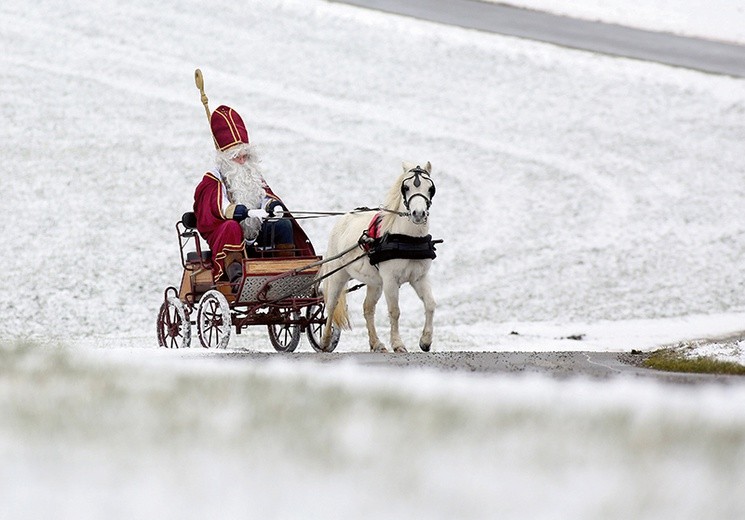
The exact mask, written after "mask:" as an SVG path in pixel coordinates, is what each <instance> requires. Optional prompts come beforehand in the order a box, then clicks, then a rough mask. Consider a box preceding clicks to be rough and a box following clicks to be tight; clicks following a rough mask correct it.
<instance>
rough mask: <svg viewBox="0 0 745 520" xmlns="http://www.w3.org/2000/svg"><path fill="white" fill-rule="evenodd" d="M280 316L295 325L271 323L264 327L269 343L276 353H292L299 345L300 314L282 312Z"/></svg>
mask: <svg viewBox="0 0 745 520" xmlns="http://www.w3.org/2000/svg"><path fill="white" fill-rule="evenodd" d="M281 316H282V317H283V318H287V319H289V320H292V321H294V322H295V323H272V324H269V325H267V326H266V328H267V329H268V331H269V341H271V342H272V346H273V347H274V350H276V351H277V352H294V351H295V349H296V348H297V346H298V344H299V343H300V325H299V324H298V323H297V322H298V320H299V319H300V313H299V312H297V311H290V312H282V313H281Z"/></svg>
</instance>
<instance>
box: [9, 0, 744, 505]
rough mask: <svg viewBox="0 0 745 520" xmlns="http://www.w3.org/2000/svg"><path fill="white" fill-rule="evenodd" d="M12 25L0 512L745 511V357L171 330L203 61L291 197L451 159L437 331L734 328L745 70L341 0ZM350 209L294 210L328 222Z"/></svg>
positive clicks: (601, 334)
mask: <svg viewBox="0 0 745 520" xmlns="http://www.w3.org/2000/svg"><path fill="white" fill-rule="evenodd" d="M655 3H656V4H657V2H655ZM566 4H567V5H569V4H570V3H568V2H567V3H566ZM618 5H621V4H620V3H619V4H618ZM658 5H660V6H662V5H663V4H662V3H659V4H658ZM539 7H540V6H539ZM616 11H617V10H616V9H615V7H614V8H613V9H611V8H610V7H609V8H608V12H616ZM738 13H739V14H738ZM735 16H739V17H740V18H739V19H738V20H739V25H738V26H739V27H743V26H745V24H743V23H742V21H743V20H742V13H741V12H733V14H732V17H731V18H734V17H735ZM699 18H700V20H699V21H702V22H703V20H704V18H705V17H695V18H692V19H691V22H695V21H696V20H697V19H699ZM620 21H624V22H625V20H620ZM732 25H733V26H734V25H735V22H734V21H732ZM728 26H729V24H728ZM660 28H663V29H664V27H663V25H662V22H660ZM671 30H672V29H671ZM699 30H701V31H705V32H706V31H708V30H709V29H708V28H707V27H705V26H702V27H699ZM710 36H712V37H719V36H718V35H717V34H710ZM737 38H739V37H734V38H730V37H727V38H725V39H734V40H737ZM0 41H1V42H2V48H3V49H4V52H3V53H2V55H0V64H1V65H2V67H3V72H4V74H3V78H4V80H3V81H2V82H0V93H1V94H2V98H3V101H4V103H3V104H2V106H1V107H0V113H2V117H3V122H4V124H3V125H2V127H0V133H1V135H2V139H0V150H1V153H2V157H3V159H4V160H3V162H2V166H0V168H2V170H0V172H1V173H0V193H2V196H3V205H2V210H1V211H2V215H1V216H2V220H3V230H4V237H5V241H6V244H5V253H4V254H3V263H4V272H3V277H2V280H3V282H2V291H0V313H1V315H2V316H3V320H1V321H0V338H2V341H1V342H0V358H2V360H1V362H0V417H3V421H2V423H0V457H1V460H2V464H0V517H8V518H38V517H48V516H52V515H54V516H56V517H59V518H101V517H107V518H132V517H136V516H155V515H158V516H161V517H168V518H201V517H205V516H212V517H214V516H216V517H222V518H228V517H247V516H248V517H253V516H257V517H258V516H261V517H274V518H329V517H342V516H344V517H356V518H379V517H381V516H383V515H385V516H387V517H393V518H410V517H412V516H421V515H427V516H429V517H432V518H453V517H458V518H486V517H495V516H517V517H538V518H566V517H576V518H598V517H604V518H629V517H637V518H659V517H670V516H673V517H676V518H700V517H713V518H733V517H738V516H740V517H741V516H742V515H743V514H745V500H743V498H742V494H741V493H740V492H739V491H738V490H741V489H743V487H744V486H745V473H743V472H742V471H741V468H742V466H743V462H745V412H743V410H745V406H743V404H745V388H743V387H742V385H739V384H737V385H735V384H733V385H727V386H703V387H701V386H697V387H690V388H689V387H670V386H661V385H658V384H655V383H651V382H648V381H612V382H605V383H599V382H594V381H586V380H579V379H578V380H570V381H555V380H550V379H545V378H538V377H500V378H498V379H495V378H487V377H473V376H467V375H458V376H453V375H452V374H450V375H447V376H445V375H443V374H437V373H432V372H426V371H421V372H418V371H411V372H400V371H389V370H385V369H381V368H377V369H371V368H364V367H359V366H355V365H354V364H351V363H350V364H344V365H340V366H326V367H319V366H315V365H313V366H305V365H303V364H297V363H290V362H288V361H287V360H284V359H282V357H281V356H277V357H276V359H273V360H272V361H271V362H268V363H265V364H261V365H257V366H246V365H245V364H244V363H240V362H238V361H230V360H223V361H221V362H218V361H215V360H214V359H212V358H210V357H209V356H207V355H205V353H204V352H202V351H201V349H192V350H191V351H184V352H164V351H159V350H158V349H156V348H155V347H156V339H155V330H154V329H155V326H154V324H155V317H156V313H157V310H158V307H159V305H160V303H161V301H162V291H163V289H164V288H165V287H166V286H167V285H172V284H175V283H177V281H178V279H179V276H180V272H179V262H178V250H177V245H176V237H175V232H174V228H173V225H174V223H175V221H176V220H177V219H178V218H179V217H180V215H181V214H182V213H183V212H184V211H186V210H188V209H189V208H190V206H191V197H192V193H193V189H194V186H195V185H196V183H197V182H198V180H199V178H200V177H201V175H202V174H203V172H204V170H205V169H206V168H208V167H209V166H210V164H211V155H212V151H211V146H212V144H211V138H210V135H209V131H208V126H207V122H206V119H205V116H204V111H203V108H202V106H201V104H200V102H199V96H198V92H197V90H196V88H195V87H194V83H193V71H194V69H195V68H196V67H200V68H201V69H202V71H203V72H204V75H205V80H206V88H207V94H208V96H209V97H210V102H211V106H212V108H215V107H216V106H217V105H218V104H222V103H225V104H228V105H231V106H233V107H234V108H236V109H237V110H238V111H239V112H240V113H241V114H242V115H243V116H244V118H245V119H246V121H247V122H248V125H249V130H250V133H251V136H252V139H253V140H254V141H255V142H256V143H258V144H259V145H260V146H261V149H262V152H263V157H264V166H265V170H266V175H267V178H268V179H269V181H270V183H271V184H272V187H273V188H274V189H275V190H276V191H277V192H278V193H280V194H281V195H282V197H283V198H284V199H285V201H286V202H287V203H288V204H289V205H290V207H291V208H295V209H303V210H308V209H312V210H347V209H351V208H354V207H356V206H360V205H374V204H378V203H380V202H381V199H382V198H383V196H384V193H385V192H386V191H387V189H388V187H389V185H390V183H391V182H393V181H394V179H395V177H396V174H397V172H398V169H399V167H400V166H399V165H400V162H401V161H402V160H414V161H421V162H424V161H427V160H430V161H432V163H433V165H434V176H435V179H436V181H437V187H438V195H437V198H436V199H435V204H434V206H433V208H432V219H431V229H432V232H433V234H434V235H435V236H436V237H440V238H443V239H444V240H445V243H444V244H443V245H442V246H440V247H439V249H438V255H439V256H438V259H437V260H436V262H435V263H434V265H433V269H432V275H433V284H434V288H435V291H436V296H437V299H438V303H439V307H438V312H437V314H436V319H435V324H436V343H435V345H434V348H435V349H436V350H439V351H448V350H517V349H519V350H564V349H567V350H568V349H574V350H576V349H583V350H608V351H627V350H630V349H632V348H641V349H645V350H646V349H652V348H654V347H655V346H657V345H660V344H667V343H676V342H681V341H687V340H691V339H695V338H700V337H712V336H720V335H722V336H723V335H727V334H732V333H736V332H738V331H741V330H742V329H743V323H745V293H744V291H743V283H742V280H743V273H742V269H741V265H742V264H741V258H743V254H744V253H745V220H744V219H742V218H740V215H741V208H742V207H743V198H744V197H745V158H744V154H743V143H744V142H745V117H743V116H744V115H745V81H744V80H737V79H733V78H727V77H719V76H714V75H707V74H702V73H698V72H693V71H686V70H682V69H677V68H670V67H666V66H663V65H659V64H646V63H642V62H639V61H634V60H626V59H618V58H611V57H606V56H597V55H593V54H591V53H588V52H581V51H573V50H567V49H561V48H557V47H554V46H551V45H546V44H540V43H534V42H529V41H524V40H519V39H515V38H506V37H500V36H495V35H488V34H483V33H478V32H474V31H468V30H464V29H459V28H450V27H445V26H441V25H437V24H432V23H426V22H420V21H415V20H410V19H405V18H401V17H396V16H390V15H385V14H382V13H375V12H370V11H365V10H360V9H356V8H351V7H348V6H344V5H338V4H328V3H325V2H323V1H320V0H302V1H301V0H256V1H251V2H248V3H245V4H240V5H239V4H236V3H235V2H233V3H231V2H224V1H223V0H217V1H215V2H196V1H181V2H174V1H166V2H161V3H159V4H158V6H157V8H155V7H154V4H152V3H148V2H143V1H142V0H133V1H132V2H128V3H125V4H122V3H120V2H113V1H104V2H98V3H95V4H90V3H88V2H80V1H72V2H70V1H68V2H57V1H54V0H42V1H40V2H35V3H33V4H28V3H25V2H18V1H11V2H5V3H3V4H2V6H0ZM332 223H333V222H332V221H331V220H318V221H313V222H309V223H307V224H306V225H305V226H304V227H305V229H306V230H307V232H308V233H309V235H310V237H311V239H312V241H313V243H314V244H315V245H316V248H317V249H318V250H319V251H320V252H322V251H323V249H324V243H325V240H326V235H327V233H328V230H329V229H330V227H331V225H332ZM360 298H361V295H359V294H357V295H355V296H354V297H353V298H352V300H351V302H350V305H351V310H352V314H353V319H354V325H355V330H354V331H352V332H351V333H349V334H345V336H344V337H343V339H342V343H341V344H340V346H339V350H340V351H364V350H365V349H366V343H365V337H364V326H363V324H362V316H361V310H360V309H361V303H360V301H361V300H360ZM402 299H403V303H402V306H403V314H404V315H403V317H402V332H403V335H404V339H405V340H406V341H408V344H409V345H410V346H411V347H414V346H415V341H416V336H417V331H418V329H419V327H420V326H421V306H420V304H419V303H418V300H417V299H416V297H415V296H414V295H413V292H411V291H404V293H403V295H402ZM379 315H380V324H381V327H385V325H386V323H385V320H384V318H383V316H384V312H383V310H382V308H381V309H380V311H379ZM513 331H516V332H519V334H518V335H514V334H511V332H513ZM576 334H585V337H584V340H583V341H572V340H568V339H562V338H567V337H568V336H570V335H576ZM231 347H233V348H236V349H251V350H264V351H269V350H270V348H271V347H270V346H269V342H268V339H267V338H266V335H265V333H264V332H263V331H259V330H255V331H249V332H248V333H247V334H245V335H242V336H240V337H237V338H234V340H233V342H232V343H231ZM300 348H303V349H309V347H308V346H307V345H301V347H300ZM706 348H707V349H708V350H706V351H705V352H706V353H707V354H708V353H711V354H713V355H722V356H725V355H726V356H734V359H735V360H737V361H739V362H741V363H743V362H745V358H743V354H742V349H741V348H740V349H739V350H737V349H735V348H733V344H727V343H723V344H722V345H721V346H720V348H716V347H714V348H712V347H711V346H707V347H706Z"/></svg>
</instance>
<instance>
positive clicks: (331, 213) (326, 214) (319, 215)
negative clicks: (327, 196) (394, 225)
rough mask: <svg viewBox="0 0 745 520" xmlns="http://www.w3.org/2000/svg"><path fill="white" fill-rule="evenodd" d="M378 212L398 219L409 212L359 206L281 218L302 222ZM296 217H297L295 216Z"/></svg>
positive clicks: (306, 212)
mask: <svg viewBox="0 0 745 520" xmlns="http://www.w3.org/2000/svg"><path fill="white" fill-rule="evenodd" d="M374 211H375V212H378V211H385V212H387V213H395V214H396V215H398V216H399V217H408V216H409V214H410V213H409V212H408V211H396V210H394V209H388V208H385V207H383V206H378V207H377V208H369V207H367V206H361V207H359V208H354V209H353V210H352V211H294V210H293V211H289V212H288V213H291V214H292V217H282V218H287V219H292V220H304V219H311V218H323V217H338V216H340V215H346V214H347V213H369V212H374ZM296 215H297V216H296Z"/></svg>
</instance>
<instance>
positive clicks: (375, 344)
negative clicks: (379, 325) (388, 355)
mask: <svg viewBox="0 0 745 520" xmlns="http://www.w3.org/2000/svg"><path fill="white" fill-rule="evenodd" d="M381 294H383V287H382V286H380V285H368V286H367V292H366V294H365V302H364V303H363V304H362V310H363V313H364V315H365V324H366V325H367V337H368V338H369V339H370V350H371V351H372V352H387V351H388V349H387V348H385V345H383V342H382V341H380V338H379V337H378V332H377V330H376V329H375V306H376V305H377V303H378V300H380V295H381Z"/></svg>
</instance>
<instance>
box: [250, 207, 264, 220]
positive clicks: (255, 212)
mask: <svg viewBox="0 0 745 520" xmlns="http://www.w3.org/2000/svg"><path fill="white" fill-rule="evenodd" d="M248 216H249V217H254V218H259V219H262V220H263V219H265V218H266V217H268V216H269V213H267V212H266V211H265V210H264V208H259V209H249V210H248Z"/></svg>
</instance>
